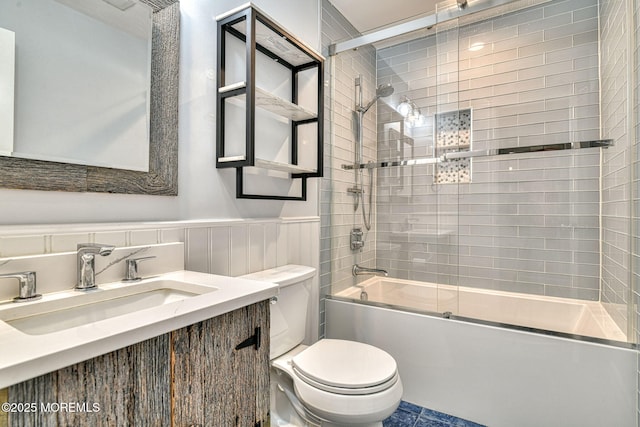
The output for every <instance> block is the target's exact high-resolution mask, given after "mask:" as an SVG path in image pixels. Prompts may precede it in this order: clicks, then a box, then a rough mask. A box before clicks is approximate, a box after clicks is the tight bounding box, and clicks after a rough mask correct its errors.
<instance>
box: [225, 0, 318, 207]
mask: <svg viewBox="0 0 640 427" xmlns="http://www.w3.org/2000/svg"><path fill="white" fill-rule="evenodd" d="M217 22H218V58H217V59H218V79H217V80H218V91H217V112H218V113H217V139H216V167H217V168H235V169H236V197H237V198H244V199H271V200H306V193H307V189H306V183H307V178H314V177H321V176H322V169H323V125H322V122H323V109H324V107H323V105H324V94H323V74H324V58H323V57H322V55H320V54H319V53H317V52H316V51H315V50H313V49H312V48H310V47H309V46H307V45H306V44H304V43H303V42H302V41H300V40H298V39H297V38H296V37H294V36H293V35H292V34H290V33H289V32H288V31H286V30H285V29H284V28H282V27H281V26H280V25H279V24H277V23H276V22H275V21H273V20H272V19H271V18H269V17H268V16H267V15H266V14H265V13H264V12H262V11H260V10H259V9H258V8H256V7H255V6H254V5H252V4H247V5H244V6H242V7H240V8H238V9H235V10H233V11H230V12H228V13H226V14H224V15H222V16H219V17H217ZM228 36H232V37H233V38H234V39H235V40H240V41H241V42H243V43H244V44H245V49H244V50H243V51H242V52H241V53H238V55H241V56H243V58H242V59H243V61H244V64H245V67H246V70H245V73H244V76H243V80H242V81H236V82H227V78H228V76H227V73H226V71H227V61H229V58H228V50H227V43H228V41H229V40H228V39H227V37H228ZM256 53H259V54H260V55H265V56H266V57H267V58H269V59H270V60H273V61H276V62H277V63H278V64H279V65H280V66H282V67H284V70H285V72H288V73H289V75H288V76H287V77H288V79H289V80H290V82H291V88H290V94H291V98H290V99H285V98H283V97H282V96H277V95H275V94H273V93H271V92H269V91H267V90H264V89H262V88H260V87H258V86H257V85H256ZM301 73H307V74H308V73H317V77H315V78H317V85H316V91H317V93H315V94H314V95H315V96H317V106H316V111H315V112H314V111H311V110H312V109H313V106H312V107H311V108H309V106H302V105H299V98H300V95H301V94H300V87H299V86H300V85H299V79H300V75H301ZM231 105H233V106H234V107H239V108H241V109H244V110H245V111H244V120H245V129H238V128H237V127H235V128H233V129H232V128H231V126H229V124H228V123H227V122H226V116H227V107H229V106H231ZM256 108H259V109H261V110H264V111H267V112H269V113H270V114H273V115H275V116H276V117H277V119H278V120H287V121H289V123H290V129H291V130H290V137H289V140H290V144H291V147H290V159H289V162H288V163H284V162H281V161H274V160H273V159H264V158H259V157H258V156H256V144H260V140H259V138H258V137H257V135H261V133H262V132H264V129H257V127H258V125H257V124H256ZM274 120H276V119H274ZM307 125H315V127H316V128H317V131H316V132H315V133H316V142H317V144H316V146H314V147H313V149H315V150H316V153H315V156H316V164H315V165H312V167H309V166H304V167H303V166H300V165H298V163H299V162H298V160H299V155H300V154H302V153H301V151H300V150H301V144H300V143H299V142H300V141H299V140H300V138H299V131H300V129H301V127H304V126H307ZM239 133H244V135H245V141H244V153H243V154H238V153H237V152H234V153H227V152H226V150H225V149H226V148H227V147H226V145H227V144H225V142H226V140H225V138H226V137H227V136H228V135H232V134H233V135H238V134H239ZM299 145H300V146H299ZM312 145H313V144H312ZM308 146H309V145H308V144H307V145H306V147H308ZM235 148H236V150H237V147H235ZM248 167H255V168H260V169H265V170H273V171H279V172H286V173H288V174H289V178H290V179H300V180H301V194H300V196H275V195H263V194H249V193H246V192H245V189H244V182H245V179H244V178H245V175H244V169H245V168H248Z"/></svg>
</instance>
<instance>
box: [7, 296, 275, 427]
mask: <svg viewBox="0 0 640 427" xmlns="http://www.w3.org/2000/svg"><path fill="white" fill-rule="evenodd" d="M3 394H4V396H6V401H7V402H10V403H16V404H17V403H23V404H25V403H29V404H31V405H30V409H35V410H34V411H29V412H27V411H24V409H25V407H24V405H23V407H22V409H23V411H17V412H9V413H8V417H4V418H3V417H0V427H4V425H8V426H10V427H23V426H24V427H27V426H29V427H31V426H60V427H63V426H64V427H66V426H91V427H94V426H118V427H120V426H159V427H167V426H214V427H225V426H251V427H253V426H267V425H269V403H270V402H269V303H268V301H262V302H259V303H256V304H252V305H249V306H246V307H242V308H239V309H237V310H235V311H232V312H230V313H226V314H223V315H220V316H218V317H214V318H212V319H209V320H205V321H203V322H200V323H196V324H194V325H191V326H187V327H185V328H182V329H179V330H176V331H172V332H170V333H167V334H163V335H160V336H158V337H155V338H151V339H148V340H146V341H143V342H141V343H138V344H134V345H131V346H129V347H125V348H122V349H119V350H116V351H113V352H110V353H107V354H104V355H102V356H99V357H96V358H93V359H90V360H86V361H84V362H80V363H77V364H75V365H72V366H69V367H66V368H63V369H60V370H58V371H55V372H51V373H49V374H46V375H42V376H40V377H37V378H34V379H31V380H28V381H25V382H22V383H19V384H16V385H13V386H11V387H9V388H8V389H6V390H0V397H4V396H3ZM1 400H3V401H4V400H5V399H1ZM33 404H35V406H34V405H33Z"/></svg>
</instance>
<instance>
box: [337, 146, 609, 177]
mask: <svg viewBox="0 0 640 427" xmlns="http://www.w3.org/2000/svg"><path fill="white" fill-rule="evenodd" d="M611 146H613V140H612V139H601V140H594V141H579V142H567V143H559V144H541V145H528V146H524V147H510V148H489V149H486V150H471V151H455V152H449V153H445V154H443V155H442V156H439V157H420V158H415V159H404V160H384V161H381V162H377V163H376V162H369V163H355V164H349V165H346V164H343V165H342V169H345V170H353V169H376V168H388V167H393V166H417V165H431V164H437V163H441V162H445V161H448V160H457V159H471V158H477V157H492V156H502V155H505V154H523V153H537V152H541V151H562V150H578V149H582V148H608V147H611Z"/></svg>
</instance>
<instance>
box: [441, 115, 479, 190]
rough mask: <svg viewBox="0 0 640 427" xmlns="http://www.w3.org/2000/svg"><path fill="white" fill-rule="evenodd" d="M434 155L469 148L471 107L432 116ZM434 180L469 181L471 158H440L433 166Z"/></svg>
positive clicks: (445, 181) (445, 182) (448, 182)
mask: <svg viewBox="0 0 640 427" xmlns="http://www.w3.org/2000/svg"><path fill="white" fill-rule="evenodd" d="M434 129H435V144H434V148H433V149H434V153H433V155H434V157H440V158H442V156H443V155H444V154H446V153H452V152H459V151H470V150H471V109H470V108H467V109H465V110H456V111H449V112H446V113H438V114H436V115H435V116H434ZM435 175H436V176H435V182H436V183H438V184H458V183H469V182H471V159H470V158H468V159H451V160H442V161H440V162H439V163H437V164H436V167H435Z"/></svg>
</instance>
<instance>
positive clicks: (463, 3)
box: [458, 0, 469, 10]
mask: <svg viewBox="0 0 640 427" xmlns="http://www.w3.org/2000/svg"><path fill="white" fill-rule="evenodd" d="M467 6H469V4H468V3H467V0H458V9H460V10H465V9H466V8H467Z"/></svg>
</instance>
